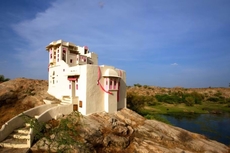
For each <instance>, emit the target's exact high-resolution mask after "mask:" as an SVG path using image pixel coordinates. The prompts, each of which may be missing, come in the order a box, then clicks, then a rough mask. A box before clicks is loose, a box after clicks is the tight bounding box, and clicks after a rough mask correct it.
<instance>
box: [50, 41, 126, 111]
mask: <svg viewBox="0 0 230 153" xmlns="http://www.w3.org/2000/svg"><path fill="white" fill-rule="evenodd" d="M46 50H47V51H48V52H49V65H48V75H49V76H48V82H49V83H48V86H49V87H48V93H49V94H51V95H53V96H55V97H56V98H58V99H60V100H61V101H62V104H73V110H77V111H79V112H81V113H82V114H83V115H89V114H92V113H96V112H103V111H105V112H108V113H113V112H116V111H117V110H118V109H121V108H124V107H126V73H125V71H123V70H120V69H117V68H115V67H113V66H106V65H101V66H99V65H98V56H97V54H95V53H93V52H90V51H89V48H88V47H86V46H84V47H80V46H76V45H75V44H73V43H70V42H65V41H63V40H58V41H53V42H51V43H50V44H49V45H48V46H47V47H46Z"/></svg>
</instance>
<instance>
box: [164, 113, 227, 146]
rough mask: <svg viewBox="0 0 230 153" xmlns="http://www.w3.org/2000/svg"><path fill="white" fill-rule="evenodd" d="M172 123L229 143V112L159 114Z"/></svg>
mask: <svg viewBox="0 0 230 153" xmlns="http://www.w3.org/2000/svg"><path fill="white" fill-rule="evenodd" d="M160 116H161V117H163V118H165V119H167V120H168V121H169V122H170V123H171V124H172V125H174V126H177V127H181V128H183V129H186V130H188V131H191V132H195V133H200V134H202V135H205V136H206V137H208V138H209V139H213V140H216V141H218V142H221V143H223V144H226V145H230V114H221V115H216V114H195V115H194V114H192V115H190V116H186V117H185V116H183V115H181V114H180V115H173V116H172V115H160Z"/></svg>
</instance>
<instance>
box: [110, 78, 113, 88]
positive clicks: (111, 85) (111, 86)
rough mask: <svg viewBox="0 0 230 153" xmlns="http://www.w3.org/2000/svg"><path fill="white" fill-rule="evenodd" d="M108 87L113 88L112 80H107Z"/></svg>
mask: <svg viewBox="0 0 230 153" xmlns="http://www.w3.org/2000/svg"><path fill="white" fill-rule="evenodd" d="M109 89H113V81H112V80H110V81H109Z"/></svg>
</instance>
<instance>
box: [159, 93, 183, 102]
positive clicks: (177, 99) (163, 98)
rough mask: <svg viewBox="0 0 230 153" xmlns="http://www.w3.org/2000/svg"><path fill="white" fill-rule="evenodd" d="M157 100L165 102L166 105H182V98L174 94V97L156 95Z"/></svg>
mask: <svg viewBox="0 0 230 153" xmlns="http://www.w3.org/2000/svg"><path fill="white" fill-rule="evenodd" d="M155 98H156V99H157V101H159V102H165V103H169V104H173V103H180V102H181V101H182V100H181V98H180V97H179V96H177V95H175V94H172V95H168V94H162V95H159V94H157V95H155Z"/></svg>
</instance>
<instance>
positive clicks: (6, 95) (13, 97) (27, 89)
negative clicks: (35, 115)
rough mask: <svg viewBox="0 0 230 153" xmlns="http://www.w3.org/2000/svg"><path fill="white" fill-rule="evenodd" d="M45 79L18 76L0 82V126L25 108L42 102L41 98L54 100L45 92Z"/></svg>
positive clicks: (46, 87)
mask: <svg viewBox="0 0 230 153" xmlns="http://www.w3.org/2000/svg"><path fill="white" fill-rule="evenodd" d="M47 89H48V82H47V81H46V80H34V79H26V78H18V79H14V80H10V81H6V82H3V83H1V84H0V127H1V126H2V124H4V123H5V122H6V121H8V120H9V119H11V118H12V117H14V116H16V115H18V114H20V113H22V112H23V111H25V110H28V109H30V108H33V107H35V106H39V105H42V104H44V102H43V99H48V100H55V101H58V100H57V99H55V98H54V97H53V96H51V95H49V94H48V93H47Z"/></svg>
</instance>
